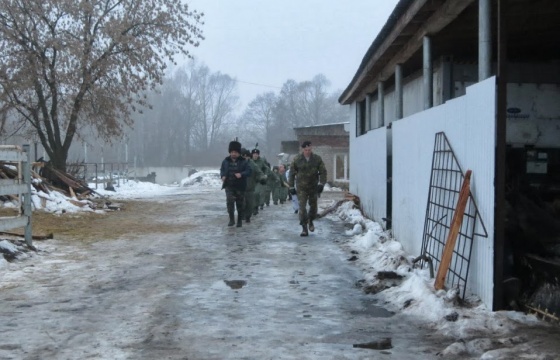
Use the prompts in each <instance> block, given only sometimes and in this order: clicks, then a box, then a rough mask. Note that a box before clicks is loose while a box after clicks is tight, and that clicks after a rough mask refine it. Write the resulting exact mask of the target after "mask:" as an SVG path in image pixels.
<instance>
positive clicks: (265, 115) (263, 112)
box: [240, 92, 277, 154]
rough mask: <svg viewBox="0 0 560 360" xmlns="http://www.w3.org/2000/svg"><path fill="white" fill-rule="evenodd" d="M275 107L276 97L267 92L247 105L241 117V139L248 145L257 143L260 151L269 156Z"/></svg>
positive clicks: (274, 120)
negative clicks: (259, 145) (242, 130)
mask: <svg viewBox="0 0 560 360" xmlns="http://www.w3.org/2000/svg"><path fill="white" fill-rule="evenodd" d="M276 105H277V97H276V95H275V94H274V93H273V92H267V93H264V94H261V95H257V97H256V98H255V99H254V100H253V101H251V102H250V103H249V105H248V106H247V109H246V110H245V112H244V113H243V115H242V116H241V119H240V121H241V122H242V126H241V127H242V128H243V129H244V132H243V134H242V138H243V139H244V140H246V141H248V143H250V144H254V143H256V142H258V143H259V144H261V149H260V150H261V151H264V152H266V153H267V154H270V153H271V151H276V149H271V147H272V145H273V141H272V139H273V137H274V133H273V131H272V130H273V128H274V123H275V122H276V118H275V116H274V111H275V108H276Z"/></svg>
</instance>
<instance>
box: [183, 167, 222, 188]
mask: <svg viewBox="0 0 560 360" xmlns="http://www.w3.org/2000/svg"><path fill="white" fill-rule="evenodd" d="M181 186H182V187H186V186H189V187H212V188H216V187H218V188H219V187H221V186H222V180H221V179H220V170H204V171H197V172H195V173H194V174H192V175H190V176H189V177H187V178H185V179H183V180H181Z"/></svg>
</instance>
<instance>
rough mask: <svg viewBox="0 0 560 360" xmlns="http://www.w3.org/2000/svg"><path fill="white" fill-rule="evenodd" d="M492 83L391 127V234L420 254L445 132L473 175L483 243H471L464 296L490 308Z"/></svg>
mask: <svg viewBox="0 0 560 360" xmlns="http://www.w3.org/2000/svg"><path fill="white" fill-rule="evenodd" d="M495 97H496V89H495V78H494V77H492V78H490V79H487V80H485V81H483V82H481V83H478V84H475V85H472V86H471V87H469V88H467V94H466V95H465V96H462V97H459V98H456V99H453V100H449V101H447V102H446V103H445V104H444V105H440V106H436V107H433V108H431V109H429V110H426V111H422V112H419V113H416V114H414V115H411V116H409V117H406V118H404V119H402V120H398V121H395V122H394V123H393V125H392V126H393V203H392V205H393V214H392V220H393V233H394V236H395V238H396V239H397V240H398V241H400V242H401V243H402V244H403V246H404V247H405V250H406V251H407V252H408V253H410V254H413V255H419V254H420V247H421V244H422V232H423V228H424V220H425V212H426V203H427V198H428V190H429V181H430V174H431V166H432V163H431V162H432V155H433V147H434V138H435V134H436V133H437V132H440V131H443V132H445V134H446V136H447V138H448V139H449V142H450V144H451V146H452V148H453V150H454V151H455V155H456V157H457V159H458V161H459V164H460V166H461V168H462V169H463V171H466V170H467V169H471V170H472V171H473V175H472V179H471V192H472V193H473V195H474V198H475V201H476V203H477V206H478V209H479V211H480V214H481V217H482V220H483V221H484V225H485V226H486V230H487V232H488V234H489V237H488V238H481V237H475V242H474V247H473V252H472V256H471V259H472V260H471V265H470V275H469V278H468V282H467V290H468V291H470V292H472V293H474V294H477V295H478V296H480V297H481V299H482V300H483V302H484V303H485V304H486V305H487V306H488V307H490V308H491V307H492V299H493V273H494V266H493V264H494V242H493V234H494V184H493V181H494V163H495V158H494V149H495Z"/></svg>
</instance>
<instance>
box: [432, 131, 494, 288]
mask: <svg viewBox="0 0 560 360" xmlns="http://www.w3.org/2000/svg"><path fill="white" fill-rule="evenodd" d="M473 175H474V174H473ZM463 178H464V173H463V170H462V169H461V167H460V166H459V162H458V161H457V158H456V157H455V153H454V152H453V149H452V148H451V145H450V144H449V141H448V140H447V137H446V136H445V133H443V132H439V133H437V134H436V137H435V144H434V153H433V157H432V173H431V176H430V190H429V193H428V202H427V207H426V217H425V222H424V234H423V238H422V249H423V250H422V251H423V253H422V254H421V255H423V256H424V257H427V258H428V259H430V260H431V261H432V263H433V265H434V268H435V269H436V270H437V269H438V267H439V265H440V263H441V257H442V254H443V249H444V247H445V242H446V240H447V236H448V234H449V230H450V228H451V220H452V219H453V213H454V211H455V207H456V206H457V201H458V199H459V192H460V190H461V185H462V183H463ZM475 236H479V237H486V238H487V237H488V233H487V231H486V227H485V226H484V223H483V221H482V219H481V217H480V213H479V212H478V208H477V207H476V203H475V201H474V198H473V196H472V193H469V200H468V202H467V207H466V209H465V214H464V215H463V222H462V224H461V229H460V231H459V235H458V236H457V243H456V244H455V249H453V257H452V260H451V264H450V266H449V270H448V272H447V276H446V285H447V287H448V288H458V290H459V291H460V296H461V297H462V298H463V299H464V297H465V291H466V287H467V278H468V274H469V266H470V258H471V252H472V247H473V241H474V237H475Z"/></svg>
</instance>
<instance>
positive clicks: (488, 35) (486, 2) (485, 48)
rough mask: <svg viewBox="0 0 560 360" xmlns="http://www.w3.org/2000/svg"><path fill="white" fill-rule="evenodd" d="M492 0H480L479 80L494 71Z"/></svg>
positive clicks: (487, 76)
mask: <svg viewBox="0 0 560 360" xmlns="http://www.w3.org/2000/svg"><path fill="white" fill-rule="evenodd" d="M491 15H492V12H491V8H490V0H478V81H482V80H485V79H488V78H489V77H490V76H491V73H492V28H491V21H492V20H491Z"/></svg>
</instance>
